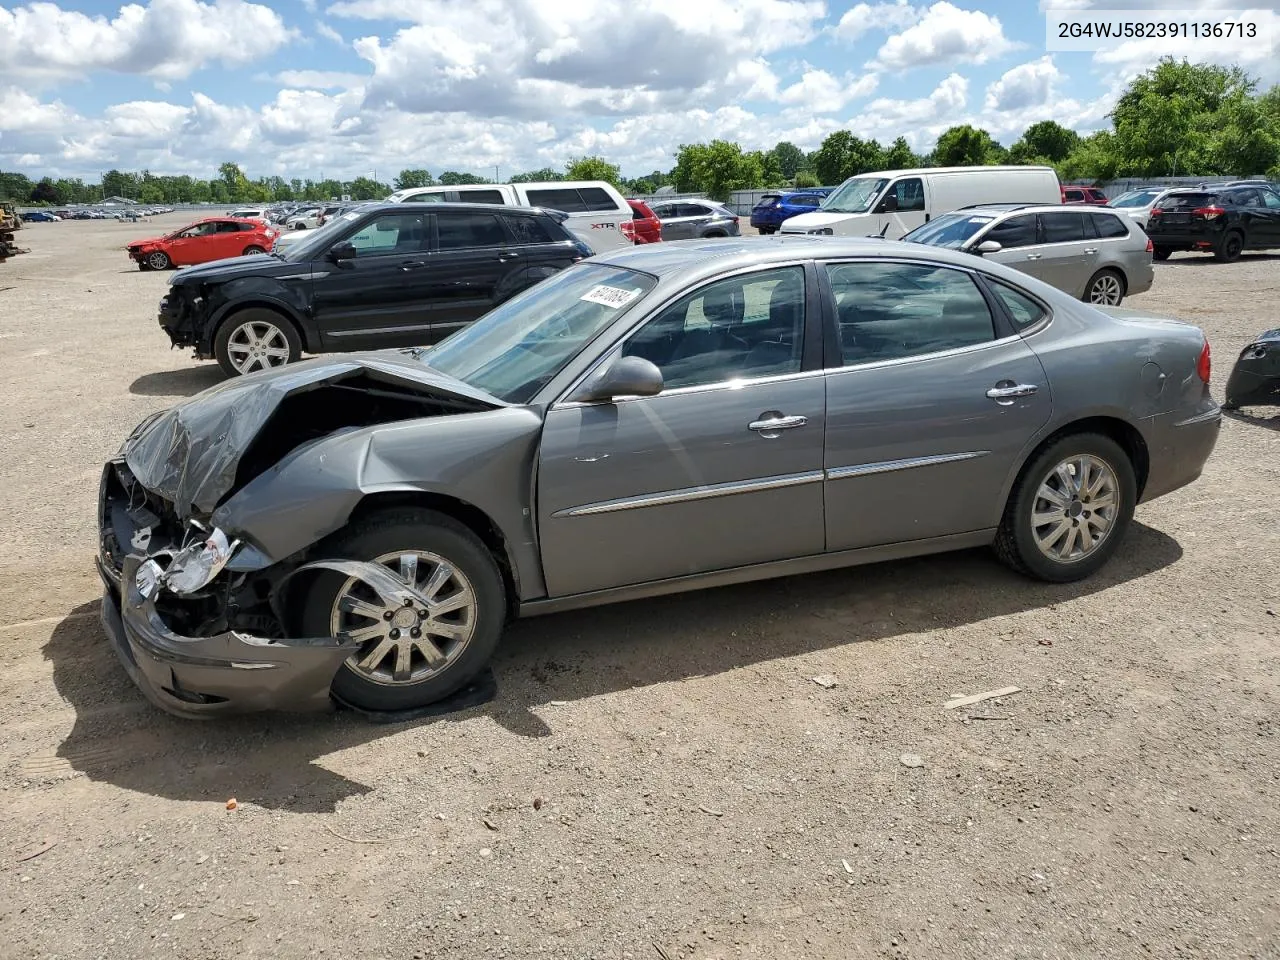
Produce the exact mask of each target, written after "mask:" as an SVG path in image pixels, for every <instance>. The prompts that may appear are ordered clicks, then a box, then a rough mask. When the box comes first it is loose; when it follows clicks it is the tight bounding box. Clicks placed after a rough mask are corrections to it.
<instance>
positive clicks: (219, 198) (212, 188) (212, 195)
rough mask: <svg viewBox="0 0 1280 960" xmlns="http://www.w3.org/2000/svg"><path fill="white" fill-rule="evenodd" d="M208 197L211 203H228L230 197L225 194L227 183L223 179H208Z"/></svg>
mask: <svg viewBox="0 0 1280 960" xmlns="http://www.w3.org/2000/svg"><path fill="white" fill-rule="evenodd" d="M209 199H210V201H212V202H213V203H230V202H231V197H230V196H228V194H227V184H226V182H225V181H223V180H210V181H209Z"/></svg>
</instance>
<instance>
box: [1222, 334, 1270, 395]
mask: <svg viewBox="0 0 1280 960" xmlns="http://www.w3.org/2000/svg"><path fill="white" fill-rule="evenodd" d="M1226 399H1227V402H1226V408H1227V409H1228V410H1234V409H1236V408H1237V407H1255V406H1274V405H1280V328H1277V329H1275V330H1268V331H1266V332H1265V333H1262V334H1259V335H1258V337H1257V338H1256V339H1255V340H1254V341H1253V342H1252V343H1250V344H1249V345H1248V346H1247V347H1245V348H1244V349H1243V350H1242V351H1240V356H1239V357H1238V358H1237V359H1236V365H1235V366H1234V367H1232V368H1231V376H1230V377H1229V378H1228V379H1227V398H1226Z"/></svg>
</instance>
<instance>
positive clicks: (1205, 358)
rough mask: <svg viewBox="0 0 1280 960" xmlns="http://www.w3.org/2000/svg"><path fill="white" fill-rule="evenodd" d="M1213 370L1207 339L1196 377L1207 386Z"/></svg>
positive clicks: (1201, 353) (1201, 351) (1197, 364)
mask: <svg viewBox="0 0 1280 960" xmlns="http://www.w3.org/2000/svg"><path fill="white" fill-rule="evenodd" d="M1212 370H1213V361H1212V359H1210V357H1209V341H1208V340H1207V339H1206V340H1205V342H1204V346H1203V347H1201V348H1200V359H1199V360H1197V361H1196V376H1198V377H1199V378H1200V379H1201V380H1202V381H1203V382H1204V383H1205V385H1206V386H1207V385H1208V383H1209V374H1210V372H1211V371H1212Z"/></svg>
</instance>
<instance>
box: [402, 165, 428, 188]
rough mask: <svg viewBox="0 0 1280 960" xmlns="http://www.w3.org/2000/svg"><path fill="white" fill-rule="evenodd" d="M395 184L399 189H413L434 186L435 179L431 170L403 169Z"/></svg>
mask: <svg viewBox="0 0 1280 960" xmlns="http://www.w3.org/2000/svg"><path fill="white" fill-rule="evenodd" d="M395 185H396V189H397V190H413V189H416V188H418V187H431V186H434V185H435V180H434V179H433V178H432V176H431V171H430V170H401V171H400V176H398V177H396V179H395Z"/></svg>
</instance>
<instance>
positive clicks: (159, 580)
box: [137, 525, 240, 598]
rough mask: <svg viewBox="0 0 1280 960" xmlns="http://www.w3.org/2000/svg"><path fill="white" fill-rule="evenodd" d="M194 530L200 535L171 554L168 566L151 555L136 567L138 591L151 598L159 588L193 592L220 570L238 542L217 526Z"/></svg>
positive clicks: (177, 591) (207, 583)
mask: <svg viewBox="0 0 1280 960" xmlns="http://www.w3.org/2000/svg"><path fill="white" fill-rule="evenodd" d="M193 526H194V525H193ZM197 530H199V531H200V533H201V534H202V536H201V538H200V539H199V540H196V541H194V542H192V543H189V544H188V545H187V546H185V547H183V548H182V549H181V550H179V551H178V552H177V553H175V554H173V556H172V557H171V559H170V560H169V565H168V566H167V567H161V566H160V564H159V563H158V562H157V561H156V560H155V559H154V558H152V559H149V560H147V562H146V563H144V564H142V566H140V567H139V568H138V577H137V587H138V592H139V593H141V594H142V595H143V596H144V597H148V598H150V597H151V596H153V595H154V594H155V592H156V590H157V589H159V588H160V587H165V588H166V589H168V590H170V591H172V592H173V593H176V594H179V595H183V594H191V593H195V592H196V591H197V590H200V589H202V588H203V587H206V586H208V585H209V583H210V582H211V581H212V580H213V578H214V577H216V576H217V575H218V574H219V573H221V572H222V568H223V567H225V566H226V565H227V561H229V560H230V559H231V557H232V556H233V555H234V554H235V552H236V549H237V548H238V547H239V546H240V541H239V540H230V539H228V537H227V535H226V534H225V533H223V532H222V531H221V530H219V529H218V528H217V527H214V528H213V529H212V530H203V529H201V528H199V527H197Z"/></svg>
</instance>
